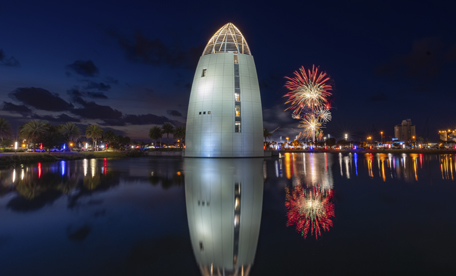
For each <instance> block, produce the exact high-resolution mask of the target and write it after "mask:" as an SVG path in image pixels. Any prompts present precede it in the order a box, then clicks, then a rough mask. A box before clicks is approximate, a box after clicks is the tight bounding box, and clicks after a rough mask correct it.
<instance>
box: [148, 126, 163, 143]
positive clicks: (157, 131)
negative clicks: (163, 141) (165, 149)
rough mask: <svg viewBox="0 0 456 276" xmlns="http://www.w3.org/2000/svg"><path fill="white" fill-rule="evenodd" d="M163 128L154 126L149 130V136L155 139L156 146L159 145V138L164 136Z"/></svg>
mask: <svg viewBox="0 0 456 276" xmlns="http://www.w3.org/2000/svg"><path fill="white" fill-rule="evenodd" d="M162 135H163V134H162V129H161V128H160V127H158V126H154V127H153V128H151V129H150V130H149V137H150V139H152V140H155V146H156V145H157V140H158V139H160V138H162Z"/></svg>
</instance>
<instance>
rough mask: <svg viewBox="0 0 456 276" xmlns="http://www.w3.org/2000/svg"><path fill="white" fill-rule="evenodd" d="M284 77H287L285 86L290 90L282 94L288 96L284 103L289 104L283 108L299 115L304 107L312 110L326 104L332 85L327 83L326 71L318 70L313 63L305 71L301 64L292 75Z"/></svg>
mask: <svg viewBox="0 0 456 276" xmlns="http://www.w3.org/2000/svg"><path fill="white" fill-rule="evenodd" d="M285 78H286V79H288V81H287V82H286V83H285V87H286V88H288V90H290V91H289V92H288V93H287V94H285V96H284V97H287V98H288V100H287V101H286V102H285V104H288V103H289V104H290V105H291V106H290V107H288V108H287V109H285V110H288V109H292V110H293V114H294V115H295V116H299V115H300V114H301V112H302V111H303V109H304V108H308V109H310V110H311V111H313V112H314V111H316V110H318V109H320V108H321V107H323V106H325V105H326V104H328V99H327V97H329V96H331V95H332V93H331V92H330V91H331V90H332V86H331V85H330V84H328V82H329V77H327V76H326V73H325V72H319V71H318V68H316V67H315V65H313V66H312V70H310V69H309V70H307V71H306V69H305V68H304V66H303V67H301V68H300V69H299V71H295V72H294V77H291V78H290V77H285Z"/></svg>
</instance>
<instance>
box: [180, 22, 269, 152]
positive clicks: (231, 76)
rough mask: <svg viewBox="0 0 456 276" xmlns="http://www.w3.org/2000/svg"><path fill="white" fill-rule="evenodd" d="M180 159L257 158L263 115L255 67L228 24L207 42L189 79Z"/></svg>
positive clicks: (245, 46)
mask: <svg viewBox="0 0 456 276" xmlns="http://www.w3.org/2000/svg"><path fill="white" fill-rule="evenodd" d="M185 156H186V157H263V156H264V151H263V114H262V108H261V96H260V88H259V85H258V77H257V73H256V68H255V62H254V61H253V56H252V54H251V52H250V48H249V46H248V44H247V41H246V40H245V38H244V36H243V35H242V34H241V32H240V31H239V29H238V28H237V27H236V26H234V25H233V24H232V23H228V24H226V25H225V26H223V27H222V28H220V29H219V30H218V31H217V32H216V33H215V34H214V35H213V36H212V38H211V39H210V40H209V42H208V44H207V45H206V48H205V49H204V52H203V55H202V56H201V57H200V60H199V62H198V66H197V68H196V72H195V77H194V78H193V84H192V90H191V93H190V102H189V105H188V114H187V128H186V150H185Z"/></svg>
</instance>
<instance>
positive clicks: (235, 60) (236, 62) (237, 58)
mask: <svg viewBox="0 0 456 276" xmlns="http://www.w3.org/2000/svg"><path fill="white" fill-rule="evenodd" d="M234 64H239V57H238V55H234Z"/></svg>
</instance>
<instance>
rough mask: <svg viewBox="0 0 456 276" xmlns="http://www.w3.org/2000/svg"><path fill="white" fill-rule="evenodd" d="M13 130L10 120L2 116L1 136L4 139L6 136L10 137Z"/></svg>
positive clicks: (0, 123) (0, 119) (0, 122)
mask: <svg viewBox="0 0 456 276" xmlns="http://www.w3.org/2000/svg"><path fill="white" fill-rule="evenodd" d="M11 132H12V131H11V126H10V124H9V123H8V121H7V120H5V119H3V118H0V137H1V138H2V141H3V139H4V138H7V137H10V136H11Z"/></svg>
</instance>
